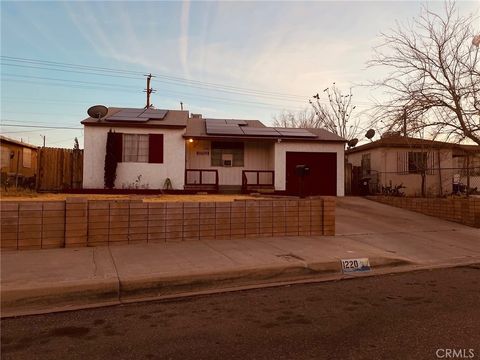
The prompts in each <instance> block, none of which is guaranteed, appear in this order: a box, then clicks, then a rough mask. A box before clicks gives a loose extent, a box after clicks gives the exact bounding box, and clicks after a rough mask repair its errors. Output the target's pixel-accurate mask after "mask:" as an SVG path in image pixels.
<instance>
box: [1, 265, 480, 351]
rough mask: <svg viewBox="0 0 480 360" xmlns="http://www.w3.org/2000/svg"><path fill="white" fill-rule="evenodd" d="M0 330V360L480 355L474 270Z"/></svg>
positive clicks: (479, 287) (97, 312)
mask: <svg viewBox="0 0 480 360" xmlns="http://www.w3.org/2000/svg"><path fill="white" fill-rule="evenodd" d="M1 330H2V332H1V349H2V358H3V359H269V360H270V359H437V358H442V357H437V355H439V356H443V358H445V354H446V352H445V350H446V349H455V350H457V351H458V350H464V351H466V352H465V353H464V354H465V355H467V356H469V355H472V354H473V355H474V357H473V358H474V359H475V358H479V359H480V266H479V265H475V266H466V267H459V268H449V269H437V270H429V271H418V272H411V273H403V274H392V275H384V276H376V277H363V278H356V279H352V280H340V281H333V282H323V283H316V284H304V285H291V286H283V287H277V288H269V289H259V290H248V291H239V292H232V293H224V294H217V295H209V296H202V297H194V298H188V299H183V300H175V301H163V302H158V301H157V302H147V303H136V304H127V305H120V306H114V307H107V308H97V309H91V310H80V311H75V312H66V313H55V314H49V315H36V316H28V317H20V318H10V319H4V320H2V323H1ZM439 349H440V350H439ZM470 349H471V350H470ZM472 351H473V352H472ZM467 358H468V357H467ZM470 358H472V357H470Z"/></svg>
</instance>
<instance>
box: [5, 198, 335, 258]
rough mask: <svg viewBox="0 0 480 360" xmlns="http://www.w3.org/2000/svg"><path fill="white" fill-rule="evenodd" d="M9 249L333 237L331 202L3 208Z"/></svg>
mask: <svg viewBox="0 0 480 360" xmlns="http://www.w3.org/2000/svg"><path fill="white" fill-rule="evenodd" d="M0 215H1V248H2V249H9V250H16V249H19V250H23V249H44V248H61V247H80V246H99V245H115V244H129V243H146V242H167V241H186V240H191V241H195V240H212V239H222V240H228V239H242V238H252V237H273V236H275V237H280V236H309V235H335V198H333V197H324V198H316V199H311V200H307V199H302V200H247V201H234V202H143V201H141V200H122V201H113V200H111V201H102V200H90V201H89V200H87V199H83V198H68V199H67V200H66V201H44V202H41V201H28V202H26V201H18V202H15V201H2V202H1V214H0Z"/></svg>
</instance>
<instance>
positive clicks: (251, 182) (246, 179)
mask: <svg viewBox="0 0 480 360" xmlns="http://www.w3.org/2000/svg"><path fill="white" fill-rule="evenodd" d="M274 187H275V172H274V171H273V170H243V171H242V191H243V192H247V191H249V190H253V189H273V188H274Z"/></svg>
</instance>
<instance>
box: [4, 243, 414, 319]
mask: <svg viewBox="0 0 480 360" xmlns="http://www.w3.org/2000/svg"><path fill="white" fill-rule="evenodd" d="M1 257H2V263H1V268H2V276H1V295H2V298H1V304H2V316H11V315H18V314H28V313H39V312H45V311H59V310H68V309H75V308H82V307H89V306H99V305H110V304H117V303H120V302H128V301H138V300H145V299H152V298H162V297H166V296H172V295H179V294H186V293H196V292H200V291H212V290H215V289H219V288H231V287H241V286H243V287H244V286H248V285H258V284H259V283H261V284H265V283H270V282H280V281H287V280H288V281H292V280H298V279H304V278H310V277H312V276H315V275H319V274H332V273H337V274H340V272H341V267H340V262H339V260H340V259H341V258H352V257H369V258H370V261H371V262H372V265H373V266H385V265H394V264H400V263H402V264H403V263H407V260H405V259H400V258H398V257H394V256H392V254H389V253H388V252H385V251H383V250H378V249H376V248H374V247H371V246H369V245H365V244H361V243H358V242H356V241H352V240H350V239H348V238H335V237H320V236H319V237H290V238H288V237H287V238H279V239H272V238H265V239H252V240H225V241H221V240H220V241H219V240H216V241H198V242H178V243H175V242H173V243H160V244H142V245H123V246H111V247H91V248H67V249H51V250H31V251H16V252H4V253H2V255H1Z"/></svg>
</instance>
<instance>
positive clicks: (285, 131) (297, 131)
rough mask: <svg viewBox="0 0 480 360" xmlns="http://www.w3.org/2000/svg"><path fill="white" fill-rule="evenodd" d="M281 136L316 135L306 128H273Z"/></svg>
mask: <svg viewBox="0 0 480 360" xmlns="http://www.w3.org/2000/svg"><path fill="white" fill-rule="evenodd" d="M275 129H276V130H277V131H278V132H279V133H280V135H281V136H285V137H317V135H315V134H312V133H311V132H310V131H308V130H306V129H286V128H275Z"/></svg>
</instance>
